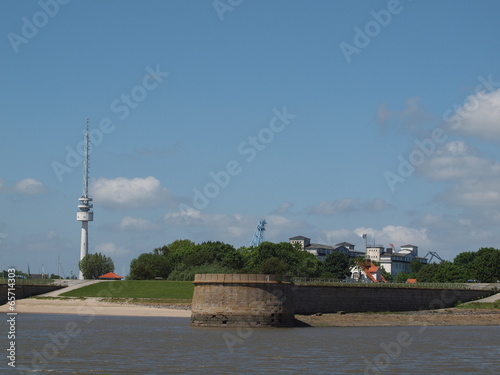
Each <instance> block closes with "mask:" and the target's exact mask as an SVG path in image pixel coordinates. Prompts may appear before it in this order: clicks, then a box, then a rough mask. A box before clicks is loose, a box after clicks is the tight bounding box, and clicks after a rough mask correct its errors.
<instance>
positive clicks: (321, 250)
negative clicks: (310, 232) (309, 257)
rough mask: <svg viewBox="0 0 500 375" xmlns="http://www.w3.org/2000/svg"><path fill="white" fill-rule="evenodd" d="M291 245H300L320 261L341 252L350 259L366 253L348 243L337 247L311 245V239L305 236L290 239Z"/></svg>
mask: <svg viewBox="0 0 500 375" xmlns="http://www.w3.org/2000/svg"><path fill="white" fill-rule="evenodd" d="M289 240H290V243H291V244H298V245H299V246H300V248H301V249H302V250H305V251H308V252H310V253H311V254H313V255H314V256H316V257H317V258H318V259H320V260H323V261H324V260H325V259H326V257H327V256H328V255H330V254H332V253H334V252H336V251H337V252H341V253H342V254H344V255H346V256H348V257H358V256H364V255H365V253H364V252H361V251H356V250H354V245H353V244H351V243H348V242H341V243H338V244H336V245H335V246H330V245H324V244H318V243H311V239H310V238H308V237H304V236H295V237H291V238H290V239H289Z"/></svg>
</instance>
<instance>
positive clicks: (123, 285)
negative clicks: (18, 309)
mask: <svg viewBox="0 0 500 375" xmlns="http://www.w3.org/2000/svg"><path fill="white" fill-rule="evenodd" d="M193 290H194V285H193V283H192V282H191V281H163V280H123V281H103V282H101V283H97V284H92V285H89V286H85V287H83V288H80V289H75V290H72V291H69V292H66V293H62V294H61V296H63V297H108V298H150V299H151V298H162V299H169V300H191V299H192V298H193Z"/></svg>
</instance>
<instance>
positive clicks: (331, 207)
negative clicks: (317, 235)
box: [306, 198, 392, 216]
mask: <svg viewBox="0 0 500 375" xmlns="http://www.w3.org/2000/svg"><path fill="white" fill-rule="evenodd" d="M389 208H392V205H390V204H389V203H387V202H385V201H384V200H383V199H374V200H372V201H369V202H362V201H361V200H360V199H354V198H344V199H340V200H336V201H333V202H328V201H322V202H320V203H318V204H317V205H316V206H311V207H308V208H307V209H306V212H308V213H311V214H315V215H325V216H332V215H342V214H349V213H353V212H358V211H367V212H379V211H383V210H386V209H389Z"/></svg>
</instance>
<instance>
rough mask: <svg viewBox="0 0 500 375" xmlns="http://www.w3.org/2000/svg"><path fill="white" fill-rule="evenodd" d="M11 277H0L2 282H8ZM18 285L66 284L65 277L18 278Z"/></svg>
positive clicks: (0, 282)
mask: <svg viewBox="0 0 500 375" xmlns="http://www.w3.org/2000/svg"><path fill="white" fill-rule="evenodd" d="M8 280H9V279H4V278H0V284H7V283H8ZM15 280H16V285H65V282H66V281H67V280H64V279H24V278H16V279H15Z"/></svg>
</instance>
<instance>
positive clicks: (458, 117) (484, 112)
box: [449, 89, 500, 141]
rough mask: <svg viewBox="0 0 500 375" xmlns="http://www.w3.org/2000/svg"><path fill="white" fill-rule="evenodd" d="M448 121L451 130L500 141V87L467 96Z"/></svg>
mask: <svg viewBox="0 0 500 375" xmlns="http://www.w3.org/2000/svg"><path fill="white" fill-rule="evenodd" d="M449 121H450V128H451V129H453V130H457V131H459V132H461V133H464V134H469V135H474V136H477V137H480V138H482V139H486V140H488V141H500V89H499V90H496V91H493V92H491V93H485V92H479V93H477V94H474V95H470V96H468V97H467V98H466V99H465V101H464V104H463V105H462V106H461V107H459V108H458V109H457V110H456V111H455V113H454V115H453V116H452V117H451V118H450V119H449Z"/></svg>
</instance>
